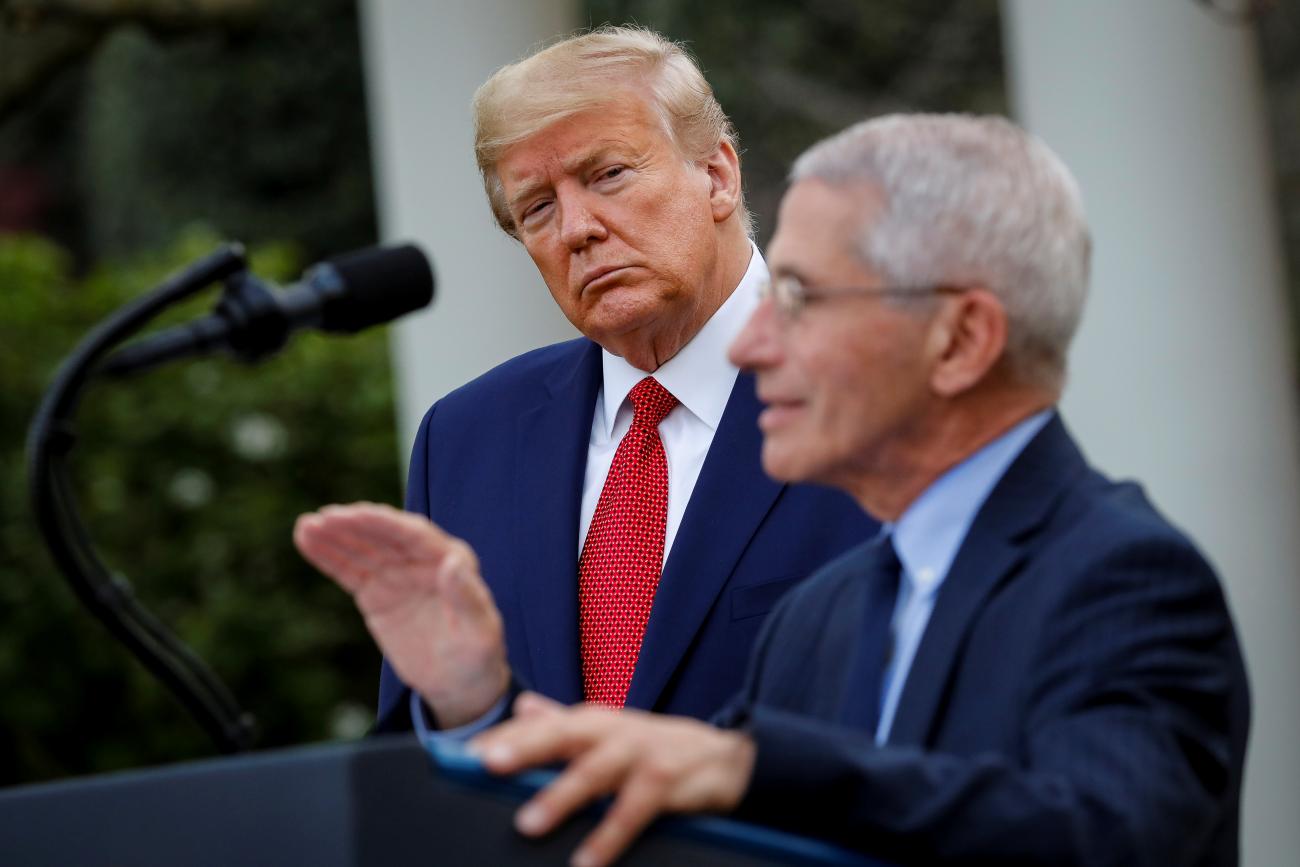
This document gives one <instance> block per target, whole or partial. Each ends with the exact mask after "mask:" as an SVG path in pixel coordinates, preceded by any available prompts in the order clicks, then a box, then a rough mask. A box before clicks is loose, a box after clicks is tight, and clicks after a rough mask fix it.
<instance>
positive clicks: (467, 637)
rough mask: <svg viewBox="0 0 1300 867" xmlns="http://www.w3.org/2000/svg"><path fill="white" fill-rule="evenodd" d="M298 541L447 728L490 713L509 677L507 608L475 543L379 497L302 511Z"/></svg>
mask: <svg viewBox="0 0 1300 867" xmlns="http://www.w3.org/2000/svg"><path fill="white" fill-rule="evenodd" d="M293 540H294V544H296V545H297V546H298V550H299V551H300V552H302V555H303V556H304V557H306V558H307V560H309V561H310V562H311V563H312V564H313V565H315V566H316V567H317V568H318V569H320V570H321V571H322V572H324V573H325V574H326V575H328V576H329V577H330V578H332V579H334V581H335V583H337V584H338V585H339V586H340V587H342V588H343V589H344V590H346V591H348V593H350V594H352V598H353V600H354V601H355V602H356V605H357V608H358V610H360V612H361V614H362V616H364V617H365V621H366V627H367V628H368V629H369V630H370V634H371V635H372V636H373V637H374V639H375V642H376V643H377V644H378V645H379V649H380V650H381V651H383V653H384V656H385V657H387V659H388V662H389V664H391V665H392V666H393V669H394V671H396V672H397V674H398V676H399V677H401V678H402V680H403V681H404V682H405V683H406V684H407V685H409V686H410V687H411V688H412V689H414V690H415V691H416V692H418V693H419V694H420V695H421V697H422V698H423V699H424V701H425V702H426V704H428V706H429V708H430V709H431V710H432V711H433V713H434V715H435V716H436V717H437V720H438V723H439V725H441V726H442V727H444V728H451V727H455V726H458V725H463V724H465V723H467V722H471V721H473V720H474V719H477V718H478V717H480V716H482V715H483V714H484V713H486V712H487V711H488V710H489V709H490V708H491V707H492V705H493V704H494V703H496V701H497V700H498V699H499V698H500V697H501V696H502V695H503V694H504V693H505V691H506V688H507V686H508V685H509V680H510V670H509V666H508V663H507V662H506V650H505V640H504V637H503V632H502V627H501V615H500V614H499V613H498V612H497V608H496V605H495V603H493V601H492V595H491V593H490V592H489V591H488V588H487V586H486V585H485V584H484V583H483V579H482V578H481V577H480V575H479V571H478V558H477V557H475V556H474V552H473V551H472V550H471V549H470V547H469V545H467V544H465V543H464V542H463V541H461V540H460V539H457V538H455V537H454V536H451V535H448V534H447V533H445V532H443V531H442V530H441V529H440V528H439V527H438V526H436V525H435V524H433V523H431V522H430V521H428V520H427V519H425V518H424V517H421V516H419V515H413V514H410V513H409V512H402V511H399V510H397V509H394V508H391V507H389V506H383V505H377V504H374V503H355V504H352V505H348V506H326V507H324V508H323V509H321V510H320V511H319V512H313V513H309V514H306V515H302V516H300V517H299V518H298V522H297V524H296V525H295V526H294V531H293Z"/></svg>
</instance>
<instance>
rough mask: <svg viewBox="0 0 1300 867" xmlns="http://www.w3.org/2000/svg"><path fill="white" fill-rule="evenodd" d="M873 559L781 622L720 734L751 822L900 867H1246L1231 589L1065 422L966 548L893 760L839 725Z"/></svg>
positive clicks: (820, 585) (914, 678)
mask: <svg viewBox="0 0 1300 867" xmlns="http://www.w3.org/2000/svg"><path fill="white" fill-rule="evenodd" d="M869 553H870V552H868V551H866V550H865V548H864V547H861V548H859V549H857V550H855V551H852V552H850V553H849V554H847V555H845V556H844V557H843V558H841V559H840V560H838V561H837V562H835V563H833V564H831V565H830V566H828V567H826V568H825V569H823V570H822V571H821V573H820V574H819V575H817V576H816V577H815V578H813V579H812V580H811V581H809V582H807V583H805V584H803V585H801V586H800V587H799V588H797V589H796V590H794V591H792V593H791V594H790V595H789V596H787V597H786V599H785V600H784V601H783V602H782V603H781V605H780V606H779V607H778V608H777V610H776V611H775V612H773V614H772V616H771V617H770V618H769V620H768V623H767V626H766V627H765V630H764V633H763V636H762V637H761V638H760V640H759V644H758V646H757V648H756V651H755V655H754V658H753V660H752V664H751V670H750V673H749V674H748V676H747V683H746V687H745V690H744V692H743V694H742V696H741V698H740V699H739V700H738V702H737V703H736V704H735V705H733V706H732V707H731V708H730V709H729V711H728V712H727V713H725V714H724V715H723V717H725V718H727V719H722V721H723V722H724V723H729V724H732V725H743V726H746V727H747V728H748V729H749V731H750V732H751V733H752V735H753V736H754V739H755V741H756V744H757V753H756V756H757V758H756V763H755V769H754V777H753V780H752V782H751V785H750V789H749V792H748V794H747V796H746V798H745V801H744V802H743V803H742V805H741V809H740V814H741V815H743V816H745V817H747V818H750V819H754V820H757V821H761V822H766V823H769V824H775V825H782V826H785V827H788V828H793V829H795V830H798V831H801V832H804V833H811V834H815V835H819V836H823V837H829V838H831V839H834V840H837V841H839V842H842V843H845V844H847V845H850V846H854V847H857V848H860V849H862V850H865V851H867V852H870V853H871V854H873V855H876V856H878V857H882V858H885V859H886V860H891V861H896V862H899V863H923V864H930V863H938V862H942V863H948V861H949V859H951V860H953V861H955V862H960V863H995V864H1019V863H1035V864H1053V865H1057V864H1090V865H1101V864H1108V865H1109V864H1114V865H1160V867H1169V865H1180V864H1197V865H1202V864H1204V865H1210V864H1215V865H1222V864H1236V863H1237V859H1238V842H1237V836H1238V805H1239V801H1240V786H1241V773H1242V765H1243V763H1244V759H1245V745H1246V732H1247V728H1248V722H1249V697H1248V691H1247V683H1246V675H1245V671H1244V669H1243V666H1242V660H1241V656H1240V652H1239V649H1238V645H1237V640H1236V637H1235V634H1234V631H1233V626H1232V622H1231V620H1230V618H1229V615H1228V611H1227V608H1226V606H1225V603H1224V599H1223V595H1222V592H1221V589H1220V587H1219V583H1218V581H1217V579H1216V578H1215V575H1214V573H1213V572H1212V571H1211V569H1210V567H1209V566H1208V565H1207V564H1206V562H1205V560H1204V559H1203V558H1202V557H1201V556H1200V555H1199V554H1198V553H1197V551H1196V550H1195V548H1193V546H1192V545H1191V543H1190V542H1188V540H1187V539H1186V538H1184V537H1183V536H1182V535H1181V534H1180V533H1179V532H1178V531H1176V530H1175V529H1173V528H1172V527H1171V526H1170V525H1169V524H1168V523H1167V522H1166V521H1165V520H1164V519H1163V518H1162V517H1161V516H1160V515H1158V514H1157V513H1156V512H1155V510H1154V509H1153V508H1152V507H1151V505H1150V504H1149V503H1148V502H1147V500H1146V499H1145V497H1144V496H1143V494H1142V492H1141V491H1140V490H1139V489H1138V488H1137V486H1135V485H1131V484H1126V485H1119V484H1114V483H1111V482H1109V481H1107V480H1106V479H1105V478H1103V477H1102V476H1100V475H1099V474H1097V473H1095V472H1093V471H1092V470H1091V469H1090V468H1089V467H1088V466H1087V464H1086V463H1085V462H1084V459H1083V457H1082V455H1081V454H1080V453H1079V451H1078V449H1077V448H1076V447H1075V445H1074V443H1073V441H1072V440H1071V439H1070V437H1069V436H1068V434H1067V433H1066V431H1065V428H1064V426H1063V425H1062V424H1061V422H1060V420H1059V418H1054V419H1053V420H1051V421H1050V422H1049V423H1048V425H1047V426H1046V427H1045V428H1044V429H1043V430H1042V431H1041V432H1040V433H1039V434H1038V435H1037V436H1036V437H1035V438H1034V440H1032V441H1031V442H1030V444H1029V445H1028V446H1027V447H1026V449H1025V450H1024V451H1023V452H1022V453H1021V455H1020V456H1019V457H1018V458H1017V460H1016V461H1015V462H1014V463H1013V464H1012V465H1011V467H1010V468H1009V469H1008V471H1007V473H1006V474H1005V476H1004V477H1003V478H1002V480H1001V481H1000V482H999V483H998V485H997V486H996V487H995V489H994V491H993V493H992V494H991V495H990V497H989V499H988V501H987V502H986V503H985V504H984V506H983V507H982V509H981V510H980V512H979V513H978V515H977V517H976V519H975V521H974V523H973V524H972V526H971V529H970V532H969V534H968V535H967V538H966V540H965V541H964V543H963V544H962V547H961V549H960V550H959V552H958V554H957V557H956V559H955V560H954V562H953V565H952V568H951V570H950V572H949V574H948V577H947V579H946V580H945V582H944V584H943V585H942V587H941V589H940V590H939V594H938V596H937V598H936V602H935V607H934V612H933V615H932V616H931V618H930V621H929V624H928V626H927V628H926V631H925V635H924V636H923V638H922V641H921V644H920V646H919V648H918V651H917V654H916V657H915V661H914V662H913V665H912V668H911V671H910V672H909V674H908V676H907V680H906V682H905V683H904V686H903V691H902V695H901V699H900V702H899V705H898V709H897V715H896V717H895V719H894V723H893V728H892V730H891V731H890V733H889V737H888V740H887V743H886V744H884V745H883V746H881V747H877V746H876V745H875V743H874V738H873V733H871V732H867V731H861V730H852V729H850V728H847V727H845V726H843V725H841V724H839V723H837V722H836V721H837V720H839V719H841V718H842V717H841V714H842V712H843V710H844V708H845V707H846V706H849V705H852V704H853V703H854V701H855V699H856V698H857V696H856V694H855V690H856V684H855V683H854V682H852V678H851V677H850V671H849V669H850V666H849V665H848V664H847V661H848V660H852V659H854V658H855V648H856V645H857V644H858V642H859V641H860V640H861V639H862V635H861V634H860V633H861V628H860V626H861V623H862V622H863V619H864V605H865V604H866V602H865V600H866V598H867V590H868V588H866V587H865V586H864V584H865V583H866V582H865V581H864V579H863V578H862V576H863V568H864V563H865V562H866V557H867V555H868V554H869Z"/></svg>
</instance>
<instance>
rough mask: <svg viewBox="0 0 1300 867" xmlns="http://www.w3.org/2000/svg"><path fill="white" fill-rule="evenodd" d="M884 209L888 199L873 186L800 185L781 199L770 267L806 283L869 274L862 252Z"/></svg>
mask: <svg viewBox="0 0 1300 867" xmlns="http://www.w3.org/2000/svg"><path fill="white" fill-rule="evenodd" d="M883 209H884V195H883V194H882V193H881V191H880V190H879V189H878V188H877V187H875V186H873V185H870V184H866V183H851V184H839V183H836V184H832V183H829V182H827V181H823V180H821V179H819V178H805V179H804V180H800V181H796V182H795V183H794V185H793V186H791V187H790V189H789V190H788V191H787V192H786V194H785V196H784V197H783V198H782V200H781V209H780V214H779V216H778V218H777V226H776V233H775V234H774V235H773V236H772V242H771V244H769V245H768V249H767V263H768V267H769V268H771V270H772V273H773V274H775V275H777V276H784V275H793V276H796V277H799V278H800V279H801V280H803V281H805V282H808V283H825V282H827V281H828V280H833V279H837V278H839V279H842V278H843V277H844V276H845V275H847V274H865V273H868V272H869V269H868V268H867V266H866V265H865V264H864V263H863V261H862V258H861V256H860V254H859V253H858V248H859V244H860V241H861V239H862V237H863V233H864V232H868V231H870V228H871V225H872V224H873V223H874V222H875V221H876V220H877V219H878V218H879V216H880V213H881V211H882V210H883Z"/></svg>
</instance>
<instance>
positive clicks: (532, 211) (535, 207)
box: [523, 201, 550, 220]
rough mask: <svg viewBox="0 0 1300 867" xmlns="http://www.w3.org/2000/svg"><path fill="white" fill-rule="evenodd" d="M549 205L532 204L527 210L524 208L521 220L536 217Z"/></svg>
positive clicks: (546, 202) (545, 203)
mask: <svg viewBox="0 0 1300 867" xmlns="http://www.w3.org/2000/svg"><path fill="white" fill-rule="evenodd" d="M549 204H550V202H549V201H541V202H534V203H533V204H531V205H529V206H528V207H527V208H524V216H523V219H525V220H527V219H528V218H530V217H535V216H537V215H538V214H540V213H542V211H544V210H546V206H547V205H549Z"/></svg>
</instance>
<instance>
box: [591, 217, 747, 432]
mask: <svg viewBox="0 0 1300 867" xmlns="http://www.w3.org/2000/svg"><path fill="white" fill-rule="evenodd" d="M749 246H750V249H751V251H752V252H751V255H750V257H749V267H748V268H747V269H745V276H744V277H741V278H740V283H739V284H738V285H737V286H736V288H735V290H734V291H733V292H732V293H731V295H730V296H729V297H728V298H727V300H726V301H724V302H722V306H721V307H719V308H718V309H717V312H715V313H714V314H713V316H711V317H710V318H709V321H708V322H706V323H704V327H703V328H701V329H700V330H699V332H698V333H697V334H696V335H695V336H694V337H692V338H691V339H690V340H689V341H687V343H686V345H685V346H683V347H682V348H681V349H680V350H679V351H678V352H677V354H676V355H674V356H673V357H672V358H670V359H668V360H667V361H666V362H664V363H663V364H661V365H660V366H659V369H658V370H656V371H655V372H654V373H653V374H652V375H653V376H654V378H655V379H657V380H658V381H659V384H660V385H662V386H663V387H664V388H666V389H668V391H670V392H671V393H672V395H673V396H674V397H676V398H677V400H678V402H679V403H681V405H682V406H684V407H686V408H687V409H688V410H690V412H691V413H692V414H693V415H695V416H696V417H697V418H699V419H700V421H702V422H704V423H705V424H706V425H708V426H709V428H710V429H712V430H715V431H716V430H717V429H718V424H719V423H720V422H721V421H722V413H723V411H724V410H725V409H726V408H727V401H728V400H729V399H730V398H731V388H732V386H733V385H735V383H736V372H737V370H738V368H737V367H736V366H735V365H734V364H732V363H731V362H730V361H728V360H727V349H728V347H730V346H731V344H732V342H733V341H734V340H735V339H736V337H737V336H739V334H740V332H741V330H742V329H743V328H744V327H745V323H746V322H748V321H749V317H750V314H752V313H753V312H754V308H756V307H757V306H758V292H759V287H760V286H761V285H762V283H763V281H765V280H766V279H767V264H766V263H765V262H764V261H763V257H762V255H761V254H760V253H759V252H758V247H756V246H754V242H753V241H750V242H749ZM601 372H602V374H603V383H602V393H603V407H602V408H603V410H604V419H603V423H604V431H605V436H606V437H610V436H613V434H614V419H615V416H616V415H617V414H618V410H619V407H621V406H622V405H623V401H625V400H626V399H627V395H628V392H630V391H631V390H632V387H633V386H634V385H636V384H637V383H638V382H640V381H641V380H642V379H645V376H646V373H645V371H644V370H639V369H637V368H635V367H633V366H632V365H630V364H628V363H627V362H626V361H624V360H623V359H622V358H620V357H619V356H617V355H614V354H613V353H612V352H610V351H609V350H607V349H602V350H601Z"/></svg>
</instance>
